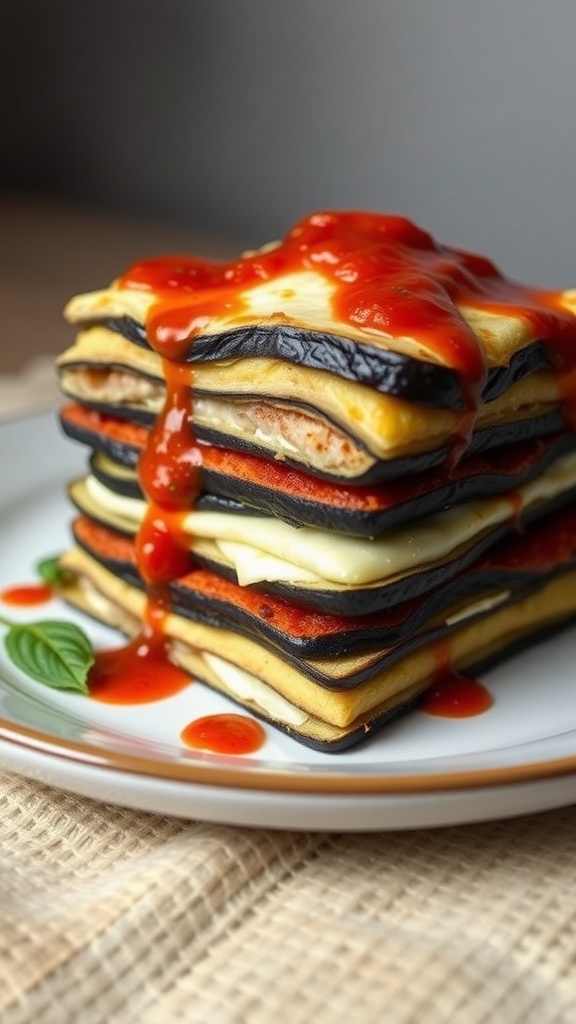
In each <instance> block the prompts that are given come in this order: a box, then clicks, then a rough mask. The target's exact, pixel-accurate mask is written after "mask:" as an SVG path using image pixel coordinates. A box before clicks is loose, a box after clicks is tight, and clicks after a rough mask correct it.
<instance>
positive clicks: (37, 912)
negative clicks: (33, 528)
mask: <svg viewBox="0 0 576 1024" xmlns="http://www.w3.org/2000/svg"><path fill="white" fill-rule="evenodd" d="M92 283H93V284H97V283H99V282H97V281H94V280H93V281H92ZM0 320H1V311H0ZM54 398H55V387H54V383H53V377H52V372H51V367H50V363H49V362H47V361H42V360H41V361H39V362H35V363H32V364H30V365H29V366H28V367H27V368H26V369H25V372H24V373H23V374H19V375H18V376H11V377H7V376H6V375H5V376H4V377H1V378H0V410H2V413H3V414H4V415H8V414H10V413H13V412H15V411H17V410H21V409H22V408H31V407H35V408H37V407H38V405H42V406H45V405H46V404H49V403H50V401H52V400H53V399H54ZM431 799H433V796H431ZM0 805H1V809H2V812H1V815H0V832H1V837H0V945H1V950H0V1021H1V1024H77V1022H78V1024H132V1022H134V1024H136V1022H138V1024H180V1022H182V1024H184V1022H194V1024H276V1022H278V1024H311V1022H313V1024H382V1022H383V1024H448V1022H451V1024H452V1022H454V1021H458V1022H460V1021H462V1022H465V1024H516V1022H518V1024H575V1022H576V807H574V808H568V809H565V810H561V811H555V812H551V813H545V814H541V815H535V816H532V817H525V818H519V819H515V820H512V821H510V822H499V823H489V824H483V825H475V826H466V827H460V828H446V829H440V830H437V831H434V830H426V831H414V832H398V833H390V834H373V835H370V834H364V835H358V834H352V835H346V834H310V833H290V832H281V831H278V832H272V831H263V830H248V829H242V828H233V827H227V826H224V825H222V826H217V825H208V824H203V823H202V822H197V821H191V822H186V821H180V820H176V819H169V818H163V817H159V816H155V815H151V814H145V813H142V812H139V811H133V810H129V809H126V810H125V809H121V808H118V807H113V806H107V805H105V804H102V803H97V802H95V801H90V800H87V799H84V798H80V797H76V796H73V795H70V794H68V793H64V792H59V791H57V790H54V789H49V788H47V787H45V786H43V785H40V784H38V783H36V782H32V781H28V780H25V779H21V778H18V777H16V776H12V775H9V774H5V773H4V774H2V773H0Z"/></svg>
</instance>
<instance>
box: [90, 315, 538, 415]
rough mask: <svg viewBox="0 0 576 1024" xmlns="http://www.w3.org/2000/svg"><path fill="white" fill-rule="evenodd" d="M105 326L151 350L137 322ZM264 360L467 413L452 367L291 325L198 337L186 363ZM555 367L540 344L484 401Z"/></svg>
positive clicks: (503, 373) (489, 385)
mask: <svg viewBox="0 0 576 1024" xmlns="http://www.w3.org/2000/svg"><path fill="white" fill-rule="evenodd" d="M105 326H106V327H107V328H108V329H109V330H111V331H115V332H116V333H117V334H121V335H122V337H124V338H126V339H127V340H128V341H132V342H133V343H134V344H135V345H139V346H140V347H141V348H150V345H149V343H148V340H147V337H146V330H145V328H144V326H143V325H142V324H139V323H138V322H137V321H136V320H134V319H133V318H132V317H127V316H126V317H119V318H116V319H114V318H111V319H108V320H106V321H105ZM243 356H250V357H254V356H262V357H266V358H273V359H283V360H285V361H286V362H290V363H294V364H296V365H300V366H307V367H309V368H311V369H315V370H324V371H326V372H327V373H333V374H335V375H336V376H338V377H343V378H345V379H346V380H351V381H354V382H356V383H358V384H364V385H366V386H367V387H372V388H374V389H375V390H377V391H381V392H382V393H383V394H388V395H396V396H397V397H399V398H403V399H406V400H408V401H413V402H417V403H418V404H421V405H427V406H434V407H436V406H441V407H442V408H448V409H455V410H458V411H463V410H464V409H465V408H466V400H465V396H464V392H463V389H462V386H461V383H460V381H459V378H458V375H457V373H456V372H455V371H454V370H451V369H450V368H448V367H445V366H440V365H438V364H437V363H433V362H428V361H425V360H419V359H413V358H412V357H410V356H407V355H403V354H401V353H398V352H393V351H390V350H388V349H383V348H379V347H377V346H369V345H363V344H362V343H361V342H358V341H353V340H352V339H350V338H346V337H344V336H343V335H336V334H326V333H324V332H320V331H310V330H305V329H303V328H301V327H294V326H293V325H291V324H274V325H273V326H262V325H254V326H250V327H243V328H238V329H236V330H232V331H226V332H224V333H222V334H214V335H205V336H200V337H198V338H195V339H194V340H193V341H192V342H191V344H190V347H189V349H188V352H187V354H186V357H185V359H186V362H189V363H193V362H201V361H206V362H210V361H212V360H220V359H241V358H242V357H243ZM551 368H552V362H551V359H550V355H549V353H548V349H547V347H546V344H545V343H544V342H543V341H535V342H533V343H532V344H530V345H527V346H526V347H525V348H523V349H520V350H519V351H518V352H515V353H514V354H513V355H512V357H511V359H510V362H509V363H508V365H507V366H497V367H493V368H492V369H490V370H489V372H488V375H487V380H486V384H485V387H484V390H483V392H482V401H483V402H490V401H492V400H493V399H494V398H497V397H498V396H499V395H501V394H503V393H504V391H506V390H507V389H508V388H509V387H510V386H511V385H512V384H514V383H516V381H518V380H520V379H521V378H522V377H525V376H526V374H528V373H534V372H535V371H537V370H548V369H551Z"/></svg>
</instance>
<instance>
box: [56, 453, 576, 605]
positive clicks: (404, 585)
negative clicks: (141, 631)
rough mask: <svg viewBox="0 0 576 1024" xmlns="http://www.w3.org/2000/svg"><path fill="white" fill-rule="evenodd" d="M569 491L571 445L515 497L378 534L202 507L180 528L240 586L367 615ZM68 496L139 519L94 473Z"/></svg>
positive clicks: (130, 523) (99, 514)
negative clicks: (348, 533) (338, 530)
mask: <svg viewBox="0 0 576 1024" xmlns="http://www.w3.org/2000/svg"><path fill="white" fill-rule="evenodd" d="M575 491H576V454H575V453H574V452H572V453H569V454H567V455H563V456H561V457H560V458H558V459H557V460H555V461H554V462H552V463H551V464H550V465H549V466H548V468H547V469H546V470H545V471H544V472H542V473H541V474H540V475H539V476H538V477H536V478H535V479H533V480H531V481H530V482H529V483H527V484H525V485H524V486H523V487H520V488H518V489H517V490H515V491H514V492H513V494H512V496H510V495H502V496H498V497H494V498H485V499H479V500H477V501H474V502H467V503H465V504H463V505H460V506H458V507H456V508H452V509H447V510H445V511H442V512H439V513H437V514H436V515H435V516H432V517H429V518H428V519H426V520H422V521H419V522H417V523H413V524H409V525H408V526H404V527H400V528H398V529H396V530H392V531H390V532H388V533H385V534H382V535H381V536H380V537H378V538H372V539H370V538H368V539H365V538H357V537H351V536H345V535H343V534H335V533H333V532H331V531H324V530H319V529H317V528H313V527H298V528H295V527H293V526H291V525H290V524H287V523H283V522H282V521H280V520H278V519H275V518H272V517H263V516H256V517H254V516H247V515H243V516H238V515H236V514H234V513H230V514H227V513H211V512H202V511H199V510H195V511H192V512H190V513H186V514H184V517H183V519H182V520H181V522H180V530H181V531H182V532H183V533H185V534H187V535H188V536H189V538H190V539H189V545H190V550H191V551H192V553H193V555H194V557H195V558H196V560H197V561H198V562H199V563H200V564H201V565H203V566H204V567H206V568H208V569H210V570H211V571H213V572H216V573H217V574H219V575H223V576H224V577H226V578H229V579H233V580H235V581H236V582H239V583H240V584H241V585H242V586H246V585H249V586H254V587H255V588H256V589H258V590H260V591H262V592H263V593H271V594H276V595H278V596H281V597H284V598H285V599H287V600H289V601H290V602H293V603H296V604H298V605H301V606H302V607H307V608H312V609H317V610H326V611H330V612H331V613H334V614H339V615H358V614H369V613H372V612H377V611H381V610H383V609H385V608H390V607H392V606H393V605H395V604H398V603H400V602H402V601H406V600H409V599H412V598H414V597H417V596H422V595H423V594H425V593H427V592H429V591H430V590H432V589H434V588H435V587H437V586H440V585H442V584H444V583H447V582H448V580H450V579H452V578H454V576H456V575H457V574H458V573H460V572H461V571H462V570H463V569H465V568H466V567H467V566H469V565H471V564H472V562H474V561H475V560H476V559H477V558H478V557H480V555H482V554H483V553H484V552H486V551H487V550H488V549H489V548H490V546H491V545H492V544H494V543H495V542H496V541H497V540H499V539H500V538H501V537H502V536H504V535H506V534H509V533H511V532H514V530H518V529H520V528H522V527H524V526H526V525H527V524H528V523H530V522H533V521H536V520H537V519H538V518H540V517H542V516H545V515H547V514H548V513H549V512H551V511H553V510H554V509H555V508H557V507H560V506H562V505H563V504H566V503H567V502H568V501H569V500H570V499H571V497H572V495H573V494H574V492H575ZM70 497H71V500H72V502H73V504H74V505H75V506H76V507H77V508H78V509H79V511H80V512H81V513H83V514H84V515H87V516H89V517H90V518H91V519H94V520H96V521H97V522H99V523H101V524H103V525H105V526H109V527H111V528H112V529H115V530H117V531H119V532H122V533H124V534H126V535H127V536H134V535H135V534H136V532H137V530H138V527H139V525H140V523H141V522H142V520H143V518H144V513H145V508H146V505H145V502H144V501H143V500H141V499H135V498H129V497H126V496H125V495H122V494H119V493H117V492H115V491H113V490H110V489H109V488H108V487H106V486H104V485H103V484H102V483H101V482H100V481H99V480H97V479H96V478H95V477H93V476H87V477H85V478H83V479H80V480H77V481H75V482H74V483H73V484H72V485H71V488H70Z"/></svg>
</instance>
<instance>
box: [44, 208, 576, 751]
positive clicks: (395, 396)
mask: <svg viewBox="0 0 576 1024" xmlns="http://www.w3.org/2000/svg"><path fill="white" fill-rule="evenodd" d="M66 316H67V319H68V320H69V321H70V322H71V323H72V324H74V325H75V327H76V328H77V335H76V339H75V341H74V343H73V344H72V346H71V347H70V348H69V349H68V350H67V351H65V352H64V353H63V355H62V356H61V357H60V358H59V361H58V367H59V374H60V381H61V387H62V390H63V392H64V394H65V395H66V396H67V402H66V404H65V405H64V407H63V409H62V413H61V419H62V424H63V427H64V430H65V432H66V433H67V434H68V435H69V436H71V437H72V438H75V439H76V440H79V441H81V442H82V443H84V444H86V445H87V446H88V447H89V448H90V450H91V457H90V468H89V472H88V474H87V475H86V476H85V477H84V478H83V479H81V480H77V481H75V482H74V483H73V484H72V486H71V489H70V494H71V499H72V502H73V503H74V505H75V506H76V509H77V510H78V516H77V518H76V519H75V522H74V526H73V531H74V537H75V545H74V547H73V548H72V550H70V551H69V552H67V553H66V554H65V555H64V556H63V559H62V564H63V566H64V567H65V568H66V570H67V573H66V579H67V583H66V585H65V597H66V598H67V599H68V600H69V601H70V602H71V603H72V604H74V605H75V606H77V607H79V608H82V609H84V610H85V611H87V612H88V613H89V614H91V615H93V616H95V617H97V618H98V619H101V620H102V621H104V622H106V623H108V624H111V625H113V626H114V627H118V628H119V629H120V630H121V631H123V632H124V633H125V634H127V635H129V636H130V635H135V634H138V631H139V630H141V629H142V628H143V626H144V624H145V623H146V622H148V626H147V627H146V628H150V621H151V617H150V614H149V608H150V601H151V600H158V599H159V598H158V596H159V595H161V603H162V606H163V608H164V612H165V614H163V616H162V625H161V629H162V634H163V640H164V642H165V645H166V652H167V656H168V657H169V658H170V659H171V660H172V661H174V662H176V663H178V664H179V665H181V666H183V667H185V668H186V669H187V670H189V672H190V673H191V675H192V676H194V677H195V678H196V679H200V680H203V681H204V682H205V683H207V684H208V685H209V686H211V687H214V688H216V689H217V690H219V691H221V692H223V693H225V694H227V695H229V696H230V697H231V698H232V700H233V701H235V702H237V703H238V704H240V705H242V706H243V707H245V708H246V709H247V710H249V712H250V713H253V714H255V715H257V716H259V717H261V718H263V719H265V720H267V721H270V722H272V723H274V724H275V725H277V726H279V727H280V728H282V729H284V730H285V731H287V732H289V733H290V734H291V735H293V736H294V737H295V738H297V739H299V740H301V741H302V742H304V743H306V744H309V745H311V746H314V747H317V748H319V749H325V750H341V749H343V748H345V747H347V746H350V745H352V744H353V743H356V742H358V740H360V739H362V738H364V737H365V736H366V735H368V734H370V733H371V732H372V731H373V730H375V729H376V728H377V727H380V726H381V725H382V724H383V723H384V722H386V721H387V720H389V719H390V718H391V717H393V716H394V715H396V714H398V713H399V712H400V711H404V710H406V709H408V708H409V707H411V706H413V705H414V702H415V701H416V700H417V698H418V696H419V695H420V694H422V693H423V691H425V690H426V688H427V687H429V685H430V684H431V682H433V681H435V680H436V679H437V678H438V676H439V675H441V674H442V672H443V671H446V670H447V668H449V667H450V668H453V669H456V670H466V669H470V668H471V667H472V666H474V667H476V666H477V665H479V664H483V663H485V662H487V661H489V660H494V659H496V658H498V657H500V656H503V655H504V654H505V653H507V652H508V651H510V650H511V649H513V648H516V647H517V646H518V645H519V644H522V643H524V642H526V641H527V640H528V639H532V638H533V637H534V636H537V635H540V634H541V633H542V632H545V631H548V630H550V629H552V628H556V627H557V626H559V625H561V624H564V623H565V622H567V621H569V620H570V619H571V618H572V617H573V616H574V614H575V612H576V516H575V511H574V509H575V506H574V505H573V504H571V502H572V501H573V500H574V497H575V496H576V430H575V428H576V412H575V398H576V384H575V377H576V367H575V362H576V360H575V353H576V295H575V294H573V293H569V292H551V291H544V290H536V289H528V288H524V287H522V286H520V285H517V284H516V283H513V282H511V281H509V280H507V279H505V278H504V277H503V276H502V275H501V274H500V273H499V271H498V270H497V269H496V268H495V267H494V265H493V264H492V263H490V261H488V260H487V259H485V258H483V257H480V256H476V255H473V254H470V253H465V252H462V251H459V250H454V249H451V248H447V247H446V246H442V245H440V244H438V243H436V242H435V241H434V239H433V238H432V237H431V236H430V235H429V234H427V233H426V232H424V231H422V230H420V229H419V228H417V227H416V226H415V225H413V224H412V223H411V222H409V221H407V220H405V219H403V218H400V217H392V216H385V215H376V214H374V215H373V214H368V213H330V212H328V213H319V214H314V215H312V216H310V217H308V218H306V219H305V220H303V221H301V222H300V223H299V224H297V225H296V226H295V227H294V228H293V229H292V230H291V231H290V232H289V233H288V234H287V236H286V237H285V238H284V239H283V240H282V241H281V242H277V243H273V244H271V245H269V246H266V247H265V248H263V249H261V250H259V251H257V252H250V253H245V254H243V255H242V256H241V257H240V258H239V259H237V260H234V261H230V262H229V263H213V262H208V261H205V260H200V259H193V258H190V257H165V258H160V259H157V260H149V261H146V262H143V263H140V264H137V265H135V266H133V267H132V268H130V269H129V270H128V271H127V272H126V273H125V274H124V276H122V277H120V278H118V279H117V280H116V281H114V283H113V284H112V285H111V286H110V287H109V288H107V289H105V290H103V291H96V292H92V293H89V294H86V295H80V296H77V297H76V298H74V299H72V300H71V301H70V303H69V304H68V307H67V310H66ZM158 621H159V620H158Z"/></svg>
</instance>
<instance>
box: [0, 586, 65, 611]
mask: <svg viewBox="0 0 576 1024" xmlns="http://www.w3.org/2000/svg"><path fill="white" fill-rule="evenodd" d="M53 596H54V591H53V589H52V587H49V586H47V585H46V584H29V585H24V586H19V587H7V588H6V590H3V591H2V593H1V594H0V598H1V599H2V601H4V604H11V605H14V606H17V607H20V608H29V607H31V606H32V605H38V604H47V603H48V601H51V600H52V597H53Z"/></svg>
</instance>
